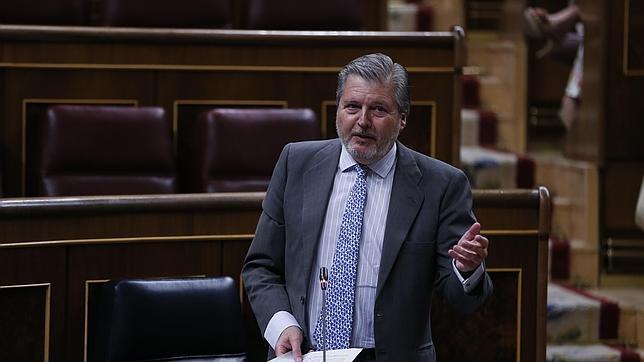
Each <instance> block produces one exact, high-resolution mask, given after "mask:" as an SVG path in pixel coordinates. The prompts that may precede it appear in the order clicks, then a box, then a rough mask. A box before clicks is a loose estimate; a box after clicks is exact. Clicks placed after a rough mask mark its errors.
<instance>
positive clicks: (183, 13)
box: [101, 0, 233, 29]
mask: <svg viewBox="0 0 644 362" xmlns="http://www.w3.org/2000/svg"><path fill="white" fill-rule="evenodd" d="M231 2H232V1H231V0H182V1H177V0H103V9H102V11H101V14H102V15H101V16H102V20H101V23H102V25H105V26H123V27H153V28H207V29H212V28H230V27H232V18H233V13H232V3H231Z"/></svg>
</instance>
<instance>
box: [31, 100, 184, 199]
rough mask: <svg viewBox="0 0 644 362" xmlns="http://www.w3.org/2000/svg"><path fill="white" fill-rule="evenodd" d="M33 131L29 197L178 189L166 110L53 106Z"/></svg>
mask: <svg viewBox="0 0 644 362" xmlns="http://www.w3.org/2000/svg"><path fill="white" fill-rule="evenodd" d="M32 129H33V132H34V134H33V137H32V141H31V145H30V148H29V149H28V154H29V155H30V157H29V158H28V170H29V174H28V180H27V181H28V182H27V196H77V195H115V194H160V193H173V192H175V191H176V172H175V155H174V144H173V140H172V125H171V123H170V121H169V120H168V119H167V117H166V115H165V111H164V110H163V108H159V107H141V108H136V107H118V106H92V105H80V106H73V105H60V106H53V107H50V108H49V109H48V110H47V112H46V115H45V117H43V118H42V119H41V120H40V122H38V124H36V125H34V127H33V128H32Z"/></svg>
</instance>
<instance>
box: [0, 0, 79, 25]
mask: <svg viewBox="0 0 644 362" xmlns="http://www.w3.org/2000/svg"><path fill="white" fill-rule="evenodd" d="M84 4H85V2H84V1H83V0H2V1H0V24H25V25H83V23H84V12H85V9H84Z"/></svg>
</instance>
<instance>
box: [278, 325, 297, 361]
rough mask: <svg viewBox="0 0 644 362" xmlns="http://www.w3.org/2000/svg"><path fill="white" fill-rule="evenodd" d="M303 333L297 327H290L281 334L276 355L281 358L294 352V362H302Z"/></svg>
mask: <svg viewBox="0 0 644 362" xmlns="http://www.w3.org/2000/svg"><path fill="white" fill-rule="evenodd" d="M302 339H303V336H302V331H301V330H300V328H298V327H296V326H290V327H288V328H286V329H285V330H284V332H282V334H280V337H279V338H278V339H277V344H276V345H275V355H276V356H278V357H279V356H281V355H283V354H284V353H287V352H288V351H292V352H293V360H295V361H296V362H301V361H302V351H301V350H300V345H301V344H302Z"/></svg>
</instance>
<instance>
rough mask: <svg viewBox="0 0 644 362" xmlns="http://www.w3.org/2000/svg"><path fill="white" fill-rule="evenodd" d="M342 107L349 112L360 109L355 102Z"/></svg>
mask: <svg viewBox="0 0 644 362" xmlns="http://www.w3.org/2000/svg"><path fill="white" fill-rule="evenodd" d="M344 108H345V109H346V110H347V111H349V112H358V111H359V110H360V107H358V105H357V104H347V105H346V106H345V107H344Z"/></svg>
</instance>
